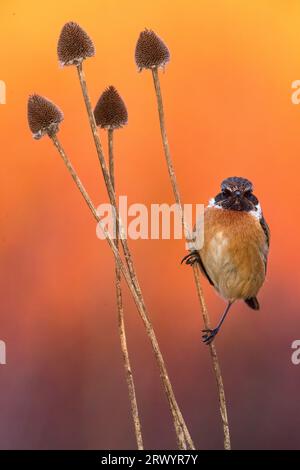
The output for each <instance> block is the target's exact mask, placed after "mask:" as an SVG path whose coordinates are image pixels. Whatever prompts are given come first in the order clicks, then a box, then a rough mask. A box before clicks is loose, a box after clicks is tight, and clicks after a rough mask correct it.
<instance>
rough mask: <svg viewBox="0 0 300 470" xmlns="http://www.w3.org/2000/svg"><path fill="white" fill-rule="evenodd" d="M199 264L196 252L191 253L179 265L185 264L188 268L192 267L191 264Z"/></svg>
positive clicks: (198, 256)
mask: <svg viewBox="0 0 300 470" xmlns="http://www.w3.org/2000/svg"><path fill="white" fill-rule="evenodd" d="M199 262H200V255H199V253H198V251H192V252H191V253H189V254H188V255H186V256H185V257H184V258H182V260H181V264H182V263H185V264H187V265H189V266H193V264H195V263H199Z"/></svg>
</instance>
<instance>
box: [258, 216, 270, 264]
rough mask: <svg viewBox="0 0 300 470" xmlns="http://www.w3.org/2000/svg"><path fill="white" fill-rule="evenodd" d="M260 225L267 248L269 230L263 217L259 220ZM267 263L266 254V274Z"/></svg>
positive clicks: (266, 257) (266, 256)
mask: <svg viewBox="0 0 300 470" xmlns="http://www.w3.org/2000/svg"><path fill="white" fill-rule="evenodd" d="M259 221H260V225H261V228H262V229H263V231H264V234H265V237H266V242H267V245H268V248H269V246H270V229H269V226H268V224H267V222H266V220H265V218H264V216H263V215H262V216H261V218H260V220H259ZM267 261H268V253H266V255H265V269H266V272H267Z"/></svg>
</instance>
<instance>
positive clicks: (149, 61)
mask: <svg viewBox="0 0 300 470" xmlns="http://www.w3.org/2000/svg"><path fill="white" fill-rule="evenodd" d="M169 60H170V52H169V49H168V48H167V46H166V45H165V43H164V42H163V41H162V40H161V39H160V38H159V37H158V36H157V34H155V33H154V31H152V30H150V29H145V30H144V31H142V32H141V34H140V36H139V38H138V41H137V43H136V47H135V61H136V64H137V66H138V68H139V70H142V69H152V68H156V67H164V66H165V65H166V64H167V62H169Z"/></svg>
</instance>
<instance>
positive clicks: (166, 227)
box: [96, 196, 204, 250]
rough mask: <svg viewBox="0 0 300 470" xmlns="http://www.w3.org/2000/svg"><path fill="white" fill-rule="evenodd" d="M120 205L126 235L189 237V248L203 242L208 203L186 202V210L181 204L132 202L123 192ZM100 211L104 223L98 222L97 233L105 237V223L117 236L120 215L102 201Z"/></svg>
mask: <svg viewBox="0 0 300 470" xmlns="http://www.w3.org/2000/svg"><path fill="white" fill-rule="evenodd" d="M118 208H119V217H120V221H121V222H120V221H119V231H120V238H122V239H127V238H130V239H131V240H139V239H141V240H160V239H161V240H171V239H174V240H181V239H183V240H186V248H187V249H189V250H200V249H201V248H202V246H203V231H204V230H203V225H204V204H195V205H193V204H184V206H183V212H182V211H181V208H180V206H178V205H177V204H172V205H169V204H166V203H162V204H151V205H150V207H149V208H148V207H147V206H146V205H145V204H139V203H134V204H130V205H128V200H127V196H120V197H119V201H118ZM97 214H98V216H99V217H100V219H101V224H100V223H99V224H98V225H97V230H96V233H97V237H98V238H99V239H101V240H104V239H105V235H104V233H103V230H102V227H101V225H102V226H104V227H105V229H106V230H107V231H108V232H109V234H110V236H111V238H112V239H115V238H116V215H115V210H114V208H113V206H112V205H111V204H101V205H100V206H99V207H98V209H97ZM193 221H195V222H194V223H193ZM193 226H194V229H193V230H192V228H191V227H193ZM183 227H184V228H183Z"/></svg>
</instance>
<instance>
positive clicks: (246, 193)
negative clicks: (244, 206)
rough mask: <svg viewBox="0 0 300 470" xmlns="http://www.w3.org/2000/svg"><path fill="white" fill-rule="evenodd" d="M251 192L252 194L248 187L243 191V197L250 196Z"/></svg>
mask: <svg viewBox="0 0 300 470" xmlns="http://www.w3.org/2000/svg"><path fill="white" fill-rule="evenodd" d="M251 194H252V192H251V190H249V189H248V191H245V192H244V196H245V197H249V196H251Z"/></svg>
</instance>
